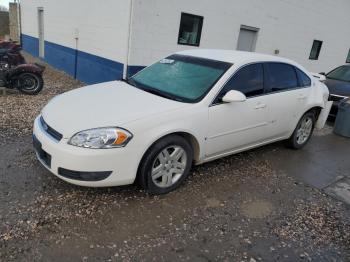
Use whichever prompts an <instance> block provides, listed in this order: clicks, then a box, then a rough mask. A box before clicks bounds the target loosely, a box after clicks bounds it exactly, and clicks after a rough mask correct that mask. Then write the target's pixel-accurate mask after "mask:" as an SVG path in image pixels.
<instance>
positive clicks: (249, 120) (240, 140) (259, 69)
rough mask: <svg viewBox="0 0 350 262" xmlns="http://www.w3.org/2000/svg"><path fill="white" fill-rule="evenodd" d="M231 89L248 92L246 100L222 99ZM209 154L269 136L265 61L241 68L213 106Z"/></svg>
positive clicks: (242, 145)
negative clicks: (226, 101) (229, 100)
mask: <svg viewBox="0 0 350 262" xmlns="http://www.w3.org/2000/svg"><path fill="white" fill-rule="evenodd" d="M230 90H238V91H241V92H242V93H244V94H245V95H246V96H247V100H246V101H244V102H232V103H224V102H222V100H221V99H222V97H223V96H224V95H225V94H226V93H227V92H228V91H230ZM208 120H209V121H208V124H209V125H208V135H207V139H206V149H205V150H206V156H207V157H210V156H213V155H219V154H224V153H226V152H231V151H236V150H239V149H241V148H247V147H249V146H251V145H255V144H257V143H260V142H261V141H264V140H265V138H266V135H267V133H266V125H267V104H266V101H265V96H264V74H263V65H262V64H261V63H258V64H251V65H247V66H245V67H243V68H241V69H239V70H238V71H237V73H235V74H234V75H233V77H232V78H231V79H230V80H229V81H228V82H227V83H226V85H225V86H224V87H223V89H222V90H221V91H220V93H219V94H218V96H217V97H216V99H215V100H214V102H213V104H212V105H211V106H210V107H209V119H208Z"/></svg>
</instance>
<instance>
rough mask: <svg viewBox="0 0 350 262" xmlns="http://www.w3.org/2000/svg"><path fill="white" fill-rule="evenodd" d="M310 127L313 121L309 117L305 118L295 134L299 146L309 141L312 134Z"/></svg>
mask: <svg viewBox="0 0 350 262" xmlns="http://www.w3.org/2000/svg"><path fill="white" fill-rule="evenodd" d="M312 127H313V121H312V118H311V117H309V116H307V117H305V118H304V119H303V120H302V121H301V123H300V126H299V129H298V130H297V134H296V138H297V139H296V140H297V143H298V144H299V145H302V144H304V143H305V142H306V141H307V140H308V139H309V137H310V135H311V133H312Z"/></svg>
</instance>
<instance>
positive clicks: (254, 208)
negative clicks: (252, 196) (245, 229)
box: [241, 200, 273, 218]
mask: <svg viewBox="0 0 350 262" xmlns="http://www.w3.org/2000/svg"><path fill="white" fill-rule="evenodd" d="M272 210H273V206H272V204H271V203H270V202H268V201H264V200H256V201H252V202H249V203H244V204H243V205H242V206H241V212H242V214H243V215H244V216H246V217H248V218H264V217H267V216H268V215H270V214H271V212H272Z"/></svg>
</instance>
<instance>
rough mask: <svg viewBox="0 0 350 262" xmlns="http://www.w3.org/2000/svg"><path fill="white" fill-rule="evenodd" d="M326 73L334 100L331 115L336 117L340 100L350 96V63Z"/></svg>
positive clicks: (327, 82)
mask: <svg viewBox="0 0 350 262" xmlns="http://www.w3.org/2000/svg"><path fill="white" fill-rule="evenodd" d="M321 74H324V73H321ZM324 75H325V76H326V82H325V84H326V85H327V87H328V89H329V94H330V95H329V96H330V100H332V101H334V103H333V107H332V109H331V112H330V113H329V115H330V116H331V117H336V115H337V113H338V105H339V102H340V101H341V100H343V99H344V98H347V97H350V65H343V66H339V67H337V68H336V69H334V70H332V71H330V72H329V73H328V74H324Z"/></svg>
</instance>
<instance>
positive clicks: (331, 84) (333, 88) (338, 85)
mask: <svg viewBox="0 0 350 262" xmlns="http://www.w3.org/2000/svg"><path fill="white" fill-rule="evenodd" d="M325 84H326V85H327V87H328V89H329V93H330V94H334V95H340V96H350V82H345V81H339V80H335V79H329V78H327V80H326V82H325Z"/></svg>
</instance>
